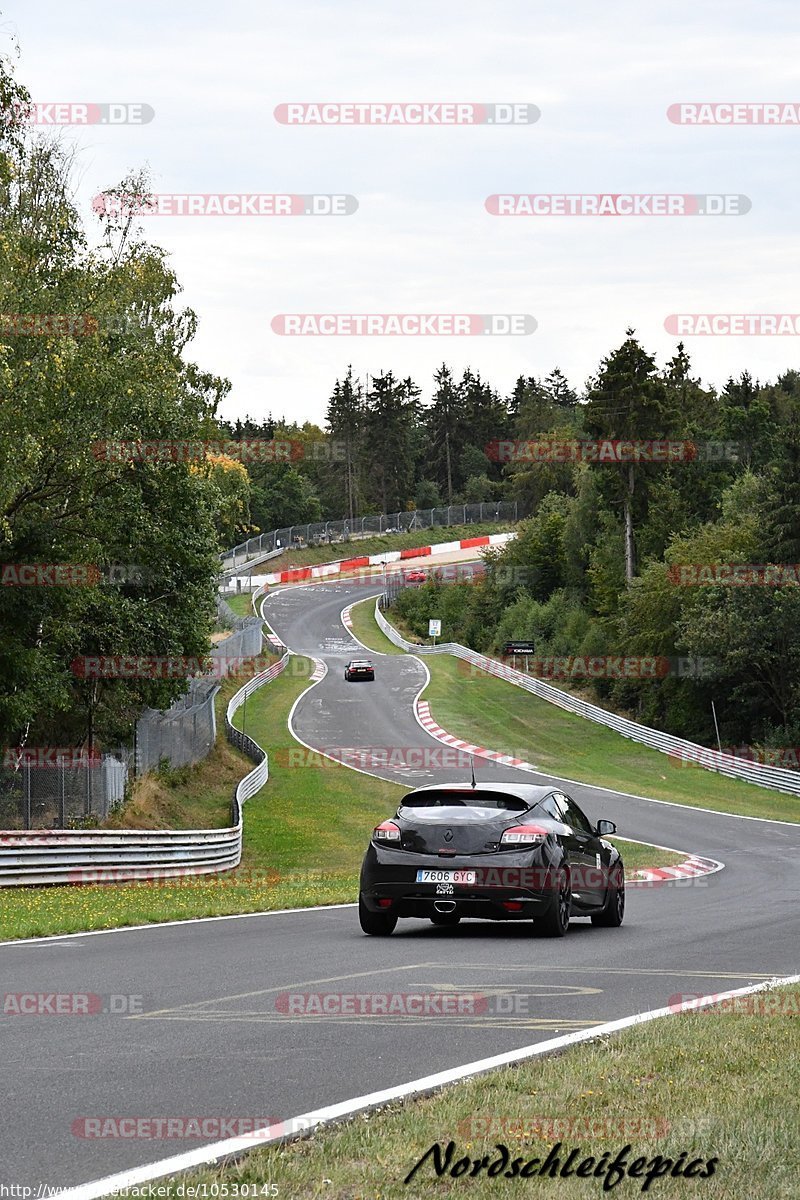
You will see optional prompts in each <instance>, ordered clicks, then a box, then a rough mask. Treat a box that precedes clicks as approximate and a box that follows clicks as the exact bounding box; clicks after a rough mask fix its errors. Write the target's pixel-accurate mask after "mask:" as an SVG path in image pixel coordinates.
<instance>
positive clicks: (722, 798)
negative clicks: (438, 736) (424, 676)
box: [354, 605, 800, 821]
mask: <svg viewBox="0 0 800 1200" xmlns="http://www.w3.org/2000/svg"><path fill="white" fill-rule="evenodd" d="M354 611H355V610H354ZM392 623H393V624H395V623H396V624H397V627H398V628H399V629H400V632H401V633H403V636H404V637H406V638H407V637H408V634H407V632H406V631H405V630H404V629H403V628H402V624H401V623H400V622H396V620H395V617H394V616H393V617H392ZM359 629H360V632H359V637H360V638H362V640H363V641H365V642H367V643H368V644H370V645H371V644H373V643H372V641H371V639H373V638H375V637H378V638H383V637H384V635H383V633H381V631H380V629H378V626H377V624H376V623H375V617H374V609H373V610H371V611H370V610H368V609H365V608H364V606H363V605H362V606H361V613H360V614H359ZM385 640H386V641H388V638H386V639H385ZM389 644H390V645H391V643H389ZM425 663H426V665H427V667H428V670H429V671H430V675H431V682H430V685H429V686H428V688H427V689H426V691H425V693H424V698H425V699H426V700H427V701H428V702H429V704H430V706H431V712H432V714H433V716H434V717H435V719H436V720H437V721H438V723H439V724H440V725H441V726H442V727H443V728H444V729H446V730H447V732H448V733H451V734H453V735H454V736H455V737H459V738H463V739H464V740H465V741H469V742H472V743H473V744H475V745H479V746H488V747H489V748H490V749H492V750H498V751H500V752H502V753H505V754H512V755H514V756H516V757H518V758H523V759H526V760H527V761H529V762H532V763H534V764H535V765H536V766H537V767H540V768H541V770H542V771H543V772H546V773H547V774H552V775H555V776H557V777H559V778H564V779H576V780H578V781H580V782H583V783H588V784H595V785H598V786H602V787H608V788H614V789H619V790H620V791H623V792H632V793H633V794H634V795H638V796H652V797H653V798H654V799H655V800H671V801H672V802H673V803H675V804H686V805H688V806H690V807H693V808H713V809H717V810H719V811H720V812H729V813H738V814H740V815H742V816H749V817H766V818H768V819H772V820H781V821H799V820H800V800H798V798H797V797H796V796H788V795H784V794H783V793H781V792H772V791H769V790H768V789H767V788H760V787H757V786H756V785H755V784H751V783H743V782H741V781H740V780H736V779H728V778H726V777H725V776H724V775H718V774H716V773H715V772H713V771H707V770H704V769H703V768H702V767H694V766H687V765H685V764H682V763H679V762H678V760H676V759H672V758H669V757H668V756H667V755H666V754H659V752H658V751H657V750H650V749H648V747H646V746H640V745H637V743H636V742H631V741H629V740H628V739H627V738H623V737H620V736H619V734H616V733H614V732H613V730H611V729H606V728H605V726H603V725H596V724H595V723H594V722H593V721H587V720H585V719H584V718H583V717H578V716H575V715H574V714H572V713H568V712H565V711H564V710H563V709H561V708H557V707H556V706H555V705H554V704H548V703H547V701H545V700H540V699H538V697H536V696H533V695H531V693H530V692H525V691H523V690H522V689H521V688H518V687H515V686H514V684H512V683H508V682H507V681H506V680H503V679H496V678H495V677H494V676H493V675H487V674H486V672H485V671H479V670H478V669H477V668H474V667H472V666H471V665H470V664H469V663H466V662H463V661H462V660H461V659H457V658H453V657H451V656H450V655H438V656H435V657H434V656H433V655H431V656H428V657H426V659H425Z"/></svg>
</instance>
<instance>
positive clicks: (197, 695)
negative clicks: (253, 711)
mask: <svg viewBox="0 0 800 1200" xmlns="http://www.w3.org/2000/svg"><path fill="white" fill-rule="evenodd" d="M223 603H224V602H223ZM225 608H228V605H227V604H226V605H225ZM228 611H229V612H230V620H231V622H232V623H233V624H235V625H237V626H238V628H236V629H235V630H234V632H233V633H231V634H230V636H229V637H226V638H225V639H224V640H223V641H221V642H218V643H217V644H216V646H214V647H213V648H212V650H211V654H210V658H211V659H212V661H213V668H212V670H211V671H210V672H209V673H208V674H207V675H203V676H200V677H199V678H194V679H190V680H189V689H188V691H187V693H186V695H185V696H181V697H179V699H177V700H176V701H175V703H174V704H173V705H172V707H171V708H168V709H167V710H166V711H165V712H160V711H158V710H157V709H153V708H147V709H145V711H144V712H143V713H142V715H141V717H140V718H139V720H138V722H137V725H136V771H137V774H140V773H141V772H143V771H154V770H156V769H157V768H158V766H159V764H160V763H161V762H162V761H163V760H166V761H167V762H168V763H169V765H170V766H171V767H184V766H187V765H188V764H189V763H196V762H199V761H200V760H201V759H203V758H205V757H206V755H207V754H209V753H210V751H211V748H212V746H213V745H214V742H215V741H216V737H217V723H216V716H215V713H214V698H215V696H216V694H217V692H218V691H219V686H220V685H219V681H220V680H221V679H224V678H225V677H226V675H231V674H234V673H235V672H236V671H237V670H239V669H240V668H241V665H242V660H243V659H248V658H254V657H255V656H256V655H257V654H260V653H261V644H262V635H261V628H262V622H261V621H260V620H259V618H258V617H237V616H236V614H235V613H234V612H233V611H232V610H231V609H229V608H228ZM226 620H227V617H226Z"/></svg>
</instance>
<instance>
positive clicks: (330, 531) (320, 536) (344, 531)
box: [220, 500, 518, 570]
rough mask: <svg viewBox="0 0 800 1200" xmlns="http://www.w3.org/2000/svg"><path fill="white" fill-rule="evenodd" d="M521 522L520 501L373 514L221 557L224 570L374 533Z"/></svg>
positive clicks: (266, 539)
mask: <svg viewBox="0 0 800 1200" xmlns="http://www.w3.org/2000/svg"><path fill="white" fill-rule="evenodd" d="M516 520H518V505H517V502H516V500H492V501H489V502H485V503H483V504H451V505H448V506H446V507H445V508H423V509H414V510H413V511H411V512H396V513H373V514H372V515H370V516H365V517H353V518H351V519H349V520H348V519H345V520H341V521H317V522H316V523H312V524H310V525H289V526H287V527H286V528H284V529H273V530H271V531H270V532H269V533H262V534H259V535H258V537H252V538H250V539H249V540H248V541H246V542H242V543H241V544H240V545H239V546H235V547H234V548H233V549H232V550H226V551H225V553H224V554H221V555H220V558H221V559H222V563H223V569H225V570H227V569H229V568H232V567H235V566H237V565H238V564H240V563H242V562H244V561H246V560H247V559H248V558H254V557H256V556H257V555H262V554H267V553H272V554H279V553H281V551H283V550H287V549H291V548H292V547H295V548H298V547H302V546H322V545H328V544H329V543H331V542H342V541H349V540H357V539H358V538H363V537H369V536H370V535H371V534H384V533H388V534H393V533H410V532H412V531H413V530H415V529H419V530H422V529H434V528H436V527H437V526H448V525H474V524H482V523H483V522H505V521H508V522H513V521H516Z"/></svg>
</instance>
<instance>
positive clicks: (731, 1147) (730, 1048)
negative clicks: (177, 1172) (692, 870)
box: [161, 987, 800, 1200]
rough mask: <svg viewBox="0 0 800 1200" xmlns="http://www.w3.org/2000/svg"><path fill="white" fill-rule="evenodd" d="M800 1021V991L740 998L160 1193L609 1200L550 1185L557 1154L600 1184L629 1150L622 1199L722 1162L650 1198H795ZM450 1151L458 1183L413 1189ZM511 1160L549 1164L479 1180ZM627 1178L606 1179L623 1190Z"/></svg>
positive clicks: (587, 1184)
mask: <svg viewBox="0 0 800 1200" xmlns="http://www.w3.org/2000/svg"><path fill="white" fill-rule="evenodd" d="M664 1003H665V1004H666V1003H667V997H666V996H665V998H664ZM737 1007H738V1011H737ZM799 1011H800V992H798V991H797V988H796V987H794V988H782V989H778V990H776V991H774V992H771V993H766V994H765V995H763V996H762V995H760V994H759V995H756V996H750V997H742V998H741V999H740V1000H739V1001H738V1002H737V1006H734V1007H731V1008H725V1009H719V1008H717V1009H711V1010H707V1011H704V1012H698V1013H686V1014H681V1015H676V1016H672V1017H668V1018H664V1019H661V1020H656V1021H652V1022H650V1023H649V1024H646V1025H643V1026H639V1027H638V1028H634V1029H630V1030H626V1031H624V1032H622V1033H619V1034H615V1035H614V1036H612V1037H605V1038H602V1039H599V1040H598V1041H596V1042H591V1043H588V1044H586V1045H582V1046H576V1047H574V1048H571V1049H569V1050H567V1051H564V1052H562V1053H560V1054H557V1055H551V1056H549V1057H544V1058H540V1059H535V1060H533V1061H532V1062H531V1063H529V1064H527V1065H526V1064H523V1065H520V1066H518V1067H509V1068H505V1069H503V1070H500V1071H495V1072H493V1073H491V1074H489V1075H485V1076H482V1077H480V1078H477V1079H474V1080H469V1081H467V1082H464V1083H461V1084H457V1085H454V1086H452V1087H449V1088H446V1089H444V1090H443V1091H441V1092H439V1093H437V1094H435V1095H433V1096H430V1097H427V1098H425V1099H420V1100H412V1101H408V1102H406V1103H405V1104H401V1105H392V1106H388V1107H386V1108H384V1109H382V1110H380V1111H377V1112H374V1113H371V1114H365V1115H363V1116H359V1117H356V1118H354V1119H353V1120H351V1121H349V1122H348V1123H346V1124H341V1125H329V1126H326V1127H323V1128H321V1129H320V1130H319V1131H318V1132H317V1133H316V1134H315V1135H314V1136H313V1137H311V1138H309V1139H307V1140H300V1141H295V1142H292V1143H287V1144H284V1145H283V1146H275V1147H271V1148H265V1149H263V1150H255V1151H253V1152H252V1153H250V1154H248V1155H247V1156H246V1157H245V1158H243V1159H241V1160H240V1161H239V1162H238V1163H234V1164H232V1165H229V1166H226V1167H221V1168H217V1169H207V1170H201V1171H196V1172H192V1173H191V1174H189V1175H185V1176H180V1177H178V1179H173V1180H170V1181H167V1180H163V1181H161V1182H162V1184H163V1185H164V1186H165V1187H166V1188H167V1192H166V1196H167V1197H168V1198H172V1197H176V1198H177V1196H178V1193H177V1191H176V1188H177V1186H178V1183H179V1182H182V1183H185V1184H189V1183H192V1184H201V1183H206V1184H208V1185H211V1184H212V1183H217V1184H220V1185H221V1184H228V1185H229V1188H230V1189H231V1190H230V1191H229V1193H228V1194H229V1195H232V1194H234V1193H233V1185H234V1184H238V1185H239V1187H240V1189H241V1187H242V1186H243V1185H245V1184H248V1185H253V1184H264V1183H268V1182H270V1183H272V1184H274V1185H277V1195H278V1196H279V1197H283V1196H285V1197H296V1196H302V1197H304V1198H305V1200H315V1198H318V1197H324V1198H325V1200H377V1198H380V1200H400V1197H403V1198H404V1200H416V1197H420V1196H423V1195H427V1194H431V1195H436V1196H445V1197H449V1196H453V1197H456V1196H467V1195H468V1196H477V1197H486V1198H487V1200H488V1198H490V1197H491V1198H494V1197H497V1198H499V1200H502V1198H503V1197H506V1196H508V1197H511V1196H521V1195H523V1194H524V1195H525V1196H532V1197H542V1198H544V1197H553V1196H558V1197H559V1198H561V1197H567V1198H568V1200H589V1198H592V1200H597V1197H599V1196H603V1195H605V1194H606V1191H604V1189H603V1180H604V1178H606V1179H608V1178H609V1177H608V1176H607V1175H605V1174H602V1175H601V1177H599V1178H598V1177H591V1178H577V1177H576V1176H575V1175H572V1177H563V1176H561V1175H560V1174H557V1175H556V1176H555V1178H554V1177H552V1176H551V1175H550V1174H545V1175H544V1176H543V1177H542V1176H540V1175H538V1173H537V1172H538V1171H539V1170H540V1169H541V1167H542V1165H543V1164H544V1162H545V1160H546V1159H547V1156H548V1154H550V1153H551V1151H552V1150H553V1147H554V1146H558V1145H559V1144H560V1148H559V1149H556V1150H555V1156H558V1158H559V1164H560V1165H559V1167H558V1168H556V1169H555V1170H556V1172H560V1170H562V1169H563V1167H564V1164H565V1160H566V1159H567V1158H568V1156H569V1155H570V1152H571V1151H572V1150H573V1149H575V1150H577V1154H576V1155H575V1157H574V1159H573V1162H572V1168H573V1171H574V1169H575V1167H576V1166H577V1165H578V1164H579V1163H580V1162H581V1161H583V1160H585V1159H586V1158H588V1157H590V1156H591V1157H592V1158H593V1159H594V1162H593V1164H592V1166H591V1167H590V1168H588V1169H589V1170H597V1169H598V1167H600V1165H601V1164H603V1156H604V1155H606V1154H607V1155H608V1157H607V1158H606V1159H605V1165H606V1166H607V1165H608V1164H609V1163H610V1162H611V1161H613V1160H614V1158H615V1156H616V1155H617V1154H618V1153H619V1152H620V1151H623V1148H625V1150H624V1157H625V1158H626V1159H627V1163H628V1165H629V1166H630V1165H633V1164H634V1163H635V1160H638V1159H643V1160H644V1162H642V1163H639V1164H638V1167H637V1169H638V1170H639V1171H640V1175H639V1176H638V1177H630V1176H627V1177H624V1178H622V1179H621V1180H620V1181H619V1183H618V1184H615V1185H614V1186H613V1195H614V1196H620V1197H623V1198H624V1197H634V1196H641V1195H642V1194H643V1193H644V1192H645V1186H644V1185H645V1184H646V1183H647V1173H648V1172H651V1171H652V1170H653V1169H654V1160H655V1159H656V1157H657V1156H660V1160H661V1162H662V1163H663V1161H664V1160H667V1159H669V1160H671V1163H670V1166H669V1167H668V1168H666V1170H667V1171H669V1172H671V1171H672V1170H674V1169H675V1168H676V1167H677V1166H678V1165H679V1164H680V1166H681V1167H686V1166H688V1165H689V1164H690V1163H693V1162H694V1161H695V1160H698V1159H699V1160H701V1162H700V1164H699V1165H696V1166H695V1167H694V1170H695V1171H696V1172H704V1171H707V1170H708V1167H707V1166H706V1164H707V1163H708V1162H709V1160H716V1161H714V1164H713V1176H712V1177H709V1178H701V1177H700V1176H699V1174H698V1176H697V1177H695V1178H687V1177H686V1176H685V1175H683V1174H681V1175H680V1176H678V1177H674V1176H672V1175H671V1174H670V1175H668V1176H666V1177H663V1178H658V1179H656V1180H654V1182H653V1184H652V1188H650V1187H648V1189H647V1191H646V1194H647V1195H653V1196H659V1197H675V1198H676V1200H677V1198H680V1200H683V1198H684V1197H694V1196H697V1197H704V1198H706V1197H713V1200H745V1197H746V1198H747V1200H794V1198H795V1197H796V1196H797V1194H798V1193H797V1157H796V1149H797V1129H798V1128H800V1099H798V1090H797V1087H796V1081H797V1070H798V1054H800V1021H798V1020H797V1013H798V1012H799ZM362 1019H363V1018H362ZM376 1086H377V1084H376ZM734 1097H735V1099H734ZM292 1115H294V1114H286V1116H287V1118H288V1117H289V1116H292ZM451 1141H452V1142H454V1143H455V1145H454V1148H453V1151H452V1155H451V1158H450V1165H451V1166H453V1165H454V1164H456V1163H457V1162H458V1161H459V1160H460V1159H462V1158H464V1157H466V1158H468V1159H469V1160H471V1161H470V1163H469V1164H468V1166H467V1167H463V1166H462V1168H461V1171H460V1174H461V1176H462V1177H461V1178H458V1177H453V1175H452V1174H451V1173H450V1172H449V1171H447V1172H446V1173H444V1174H442V1176H441V1177H440V1178H437V1175H436V1172H435V1170H434V1168H433V1165H432V1163H433V1156H432V1155H431V1157H429V1158H428V1159H427V1160H426V1161H425V1162H424V1163H423V1165H421V1166H420V1167H419V1168H418V1170H417V1171H416V1173H415V1174H414V1176H413V1178H412V1180H411V1182H410V1183H409V1184H404V1182H403V1180H404V1179H405V1178H406V1176H407V1175H408V1174H409V1172H410V1171H412V1169H413V1168H414V1166H415V1164H417V1163H418V1162H419V1160H420V1159H421V1158H422V1157H423V1156H424V1155H425V1154H426V1152H427V1151H428V1150H429V1149H430V1148H431V1147H432V1146H433V1145H434V1144H435V1143H438V1145H439V1146H440V1147H441V1154H442V1157H443V1158H444V1156H445V1154H446V1151H447V1147H448V1143H449V1142H451ZM500 1147H506V1148H507V1154H508V1161H509V1162H513V1161H514V1160H516V1159H520V1160H521V1162H520V1163H519V1164H518V1170H521V1169H522V1167H523V1166H524V1165H525V1164H526V1163H528V1162H529V1161H530V1160H532V1159H538V1160H539V1163H538V1164H535V1165H533V1166H531V1167H530V1168H528V1169H529V1173H530V1174H531V1177H528V1178H525V1179H523V1180H521V1179H520V1177H519V1175H518V1176H517V1177H516V1178H512V1179H508V1178H505V1177H504V1176H503V1174H502V1173H501V1172H500V1171H499V1172H498V1173H497V1174H496V1175H495V1177H494V1178H488V1177H487V1174H486V1169H485V1167H484V1169H483V1170H482V1171H481V1173H480V1175H479V1176H478V1177H477V1178H472V1177H471V1176H470V1173H469V1172H470V1171H471V1168H472V1162H474V1160H479V1161H480V1160H482V1159H484V1156H488V1157H487V1158H486V1165H488V1166H492V1165H493V1164H495V1163H498V1162H500V1161H501V1159H502V1150H501V1149H500ZM552 1161H553V1156H551V1158H550V1163H551V1164H552ZM503 1169H509V1168H508V1167H506V1168H503ZM655 1169H659V1167H658V1165H656V1166H655ZM615 1178H616V1176H611V1177H610V1179H611V1182H612V1184H613V1180H614V1179H615ZM200 1194H202V1193H200ZM207 1194H208V1195H211V1194H212V1193H211V1191H210V1190H209V1191H208V1192H207ZM239 1194H240V1195H241V1194H242V1193H241V1190H240V1192H239ZM252 1194H254V1193H252V1192H251V1195H252ZM265 1194H266V1193H265Z"/></svg>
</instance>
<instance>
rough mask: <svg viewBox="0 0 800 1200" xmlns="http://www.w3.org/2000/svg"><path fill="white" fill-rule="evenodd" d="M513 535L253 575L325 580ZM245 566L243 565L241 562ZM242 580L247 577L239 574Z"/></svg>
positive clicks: (268, 579) (232, 581)
mask: <svg viewBox="0 0 800 1200" xmlns="http://www.w3.org/2000/svg"><path fill="white" fill-rule="evenodd" d="M516 536H517V534H516V530H510V531H508V532H506V533H487V534H484V535H483V536H482V537H472V538H461V539H460V540H459V541H457V542H439V543H438V544H437V545H435V546H414V547H412V548H410V549H408V550H384V552H383V553H382V554H365V555H362V556H361V557H360V558H344V559H337V560H336V561H335V562H329V563H319V564H318V565H317V566H315V567H290V568H289V569H288V570H285V571H271V572H270V573H269V574H267V575H257V576H254V577H253V578H254V579H258V581H259V583H260V584H261V585H266V586H269V587H274V586H275V585H277V584H281V583H307V582H311V581H313V580H315V579H328V578H330V577H332V576H333V577H335V576H336V575H341V574H343V573H345V572H351V571H361V570H369V568H370V567H384V566H388V565H389V564H390V563H396V562H404V561H405V560H406V559H410V558H426V557H430V558H436V557H437V556H438V555H441V554H452V553H453V551H455V550H472V549H477V548H478V547H481V546H503V545H505V543H506V542H508V541H510V540H511V539H512V538H515V537H516ZM242 565H243V566H245V565H246V564H242ZM236 578H237V577H236V576H232V577H229V578H228V579H227V583H228V584H229V590H232V589H233V588H235V586H236ZM241 578H242V579H247V578H249V577H248V576H241Z"/></svg>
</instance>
